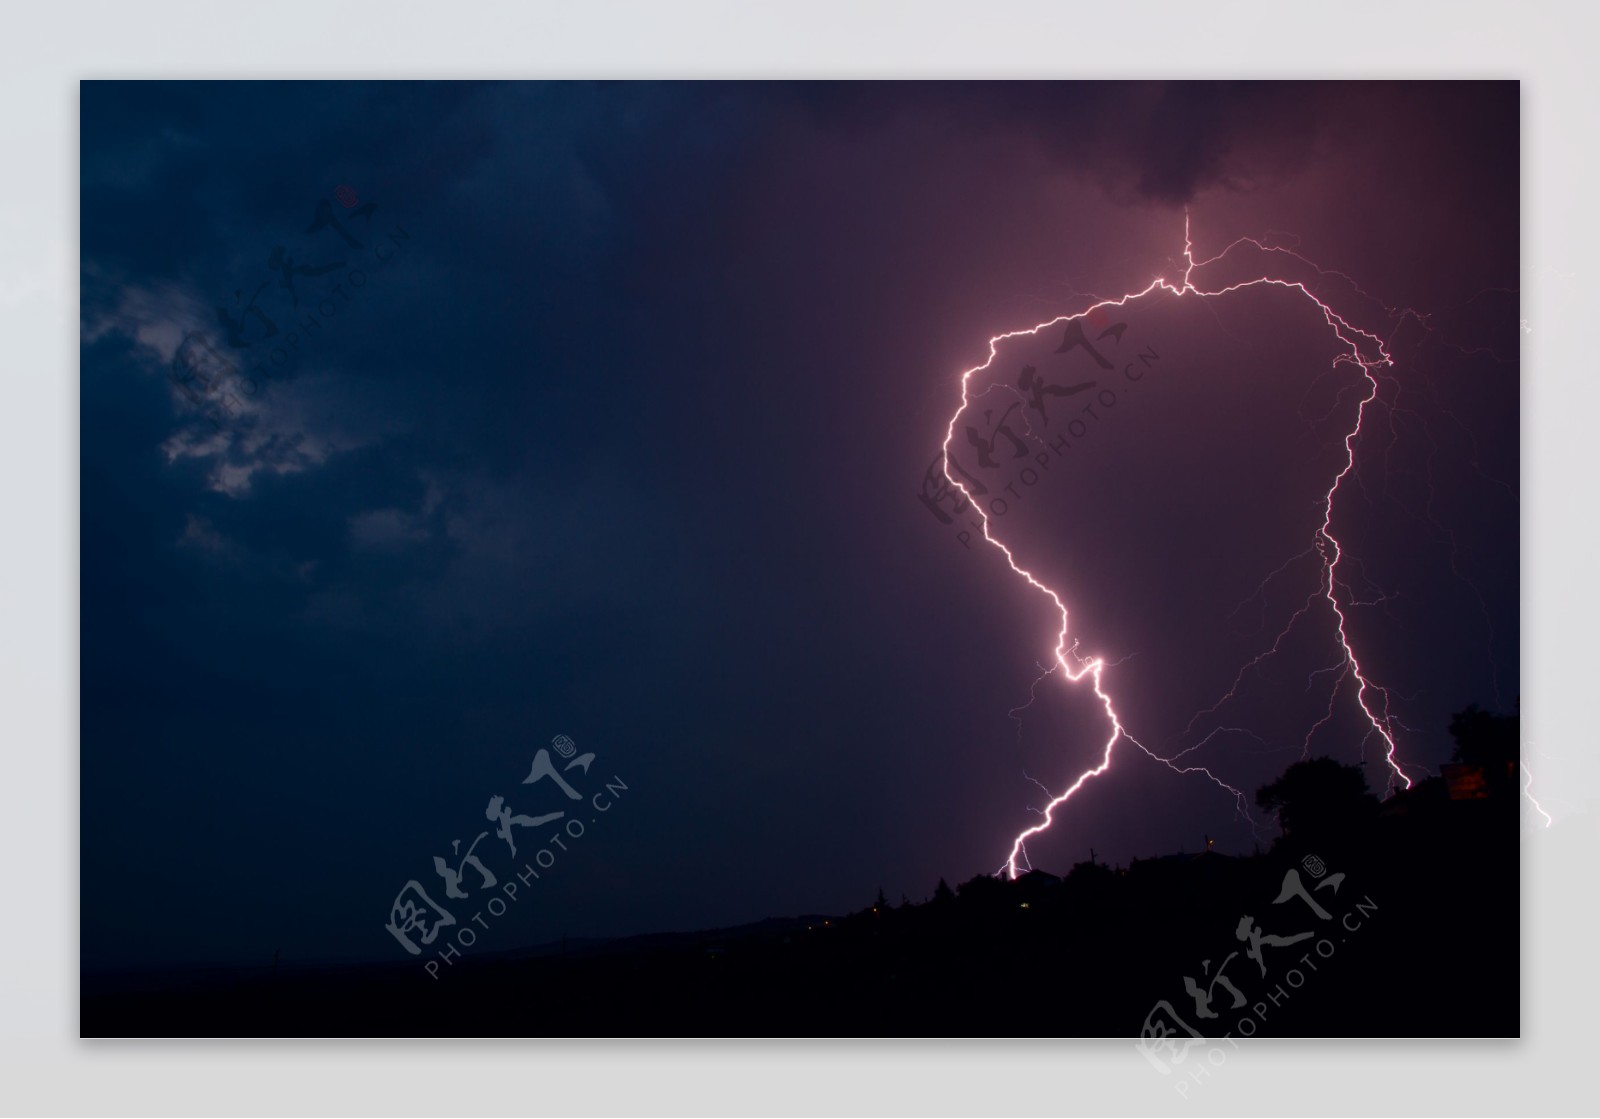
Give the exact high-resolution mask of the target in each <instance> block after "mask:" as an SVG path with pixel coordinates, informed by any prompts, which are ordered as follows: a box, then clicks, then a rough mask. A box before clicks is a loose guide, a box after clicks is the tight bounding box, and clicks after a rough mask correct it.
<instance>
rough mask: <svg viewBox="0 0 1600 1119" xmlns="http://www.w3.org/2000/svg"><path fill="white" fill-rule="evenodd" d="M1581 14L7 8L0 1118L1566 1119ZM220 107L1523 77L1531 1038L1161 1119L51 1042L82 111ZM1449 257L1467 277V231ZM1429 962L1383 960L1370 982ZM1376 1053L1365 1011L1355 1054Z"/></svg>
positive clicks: (66, 1022) (881, 1094) (517, 1060)
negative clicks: (911, 80) (858, 1118)
mask: <svg viewBox="0 0 1600 1119" xmlns="http://www.w3.org/2000/svg"><path fill="white" fill-rule="evenodd" d="M1596 10H1597V8H1596V6H1594V5H1587V4H1583V5H1580V4H1577V3H1572V4H1568V5H1563V6H1560V7H1557V6H1556V5H1553V4H1552V5H1529V4H1520V5H1516V6H1513V5H1511V4H1486V3H1467V2H1463V3H1456V4H1451V5H1436V4H1428V5H1421V4H1415V5H1411V4H1404V3H1397V2H1395V0H1387V2H1384V3H1349V2H1345V3H1335V4H1328V5H1317V6H1312V5H1296V6H1293V7H1291V6H1289V5H1286V4H1282V3H1279V4H1243V3H1217V2H1204V3H1203V2H1199V0H1193V2H1189V3H1182V4H1179V3H1160V4H1155V3H1138V2H1118V3H1105V4H1095V5H1089V4H1067V3H1059V2H1058V3H1044V2H1029V3H1009V4H1007V3H1000V4H995V3H989V4H984V5H979V4H976V3H968V4H963V5H959V6H958V5H955V4H951V3H938V4H934V3H928V2H923V3H909V2H906V3H863V2H861V0H855V2H848V3H847V2H837V0H810V2H808V3H804V4H793V3H789V4H783V5H773V4H764V5H763V4H757V3H754V2H752V0H743V2H736V3H706V2H695V3H685V2H682V0H680V2H677V3H671V4H667V3H653V4H646V3H638V4H627V3H616V2H605V3H594V2H587V3H577V2H569V3H566V4H562V5H559V6H558V5H554V4H550V3H528V2H525V3H520V4H513V3H477V4H470V5H468V4H464V3H460V2H459V0H458V2H456V3H450V4H421V3H394V2H390V3H374V2H364V3H334V2H332V0H321V2H319V3H308V2H304V0H295V2H290V0H272V2H261V0H254V2H248V0H247V2H241V3H235V4H233V5H222V4H215V3H206V4H201V3H178V2H162V3H142V4H130V3H105V2H102V3H77V4H70V3H56V4H52V5H48V6H47V5H28V6H24V5H21V4H8V5H6V6H5V8H4V9H3V13H4V14H3V17H0V89H3V90H4V97H3V98H0V140H3V144H0V161H3V165H4V167H5V172H6V173H5V176H4V179H3V185H0V191H3V192H4V195H5V198H4V205H3V206H0V322H3V325H4V327H5V331H4V335H3V337H4V346H3V348H0V368H3V370H4V388H5V393H4V397H3V400H0V432H3V435H0V462H3V470H0V477H3V485H4V489H5V499H6V500H5V508H6V510H7V512H8V514H9V516H8V518H7V523H8V524H9V526H10V532H9V533H8V534H7V538H6V541H5V545H6V546H5V547H4V549H3V550H0V568H3V571H4V575H5V578H4V581H3V583H0V586H3V587H4V593H3V599H0V601H3V612H0V658H3V660H0V713H3V715H0V718H3V724H0V725H3V730H4V735H5V738H4V742H5V755H4V756H5V763H4V768H3V771H0V840H3V844H0V865H3V866H4V868H5V872H4V874H3V877H0V882H3V886H4V891H5V894H4V898H3V903H0V904H3V910H0V1110H5V1111H7V1112H16V1113H23V1114H85V1113H111V1114H152V1115H190V1114H195V1115H201V1114H204V1115H217V1114H233V1113H245V1114H295V1113H310V1114H321V1115H327V1114H340V1113H344V1114H373V1115H377V1114H381V1115H409V1114H463V1113H464V1114H518V1113H530V1114H561V1113H591V1112H595V1113H605V1112H610V1113H616V1112H643V1113H648V1114H682V1115H724V1114H726V1115H751V1114H763V1113H777V1114H816V1113H844V1114H863V1113H882V1114H916V1115H935V1114H938V1115H943V1114H1056V1113H1064V1114H1074V1113H1081V1114H1169V1113H1175V1114H1196V1115H1295V1114H1373V1113H1377V1114H1386V1115H1387V1114H1421V1115H1490V1114H1495V1115H1518V1114H1594V1113H1595V1111H1596V1105H1595V1104H1594V1103H1593V1102H1592V1101H1591V1099H1590V1098H1589V1094H1588V1092H1587V1091H1586V1088H1587V1076H1586V1073H1588V1072H1589V1071H1590V1070H1591V1069H1592V1068H1593V1065H1594V1056H1593V1054H1594V1052H1595V1039H1596V1030H1595V1028H1594V1020H1595V1017H1596V1005H1595V1001H1594V1000H1595V996H1596V994H1597V991H1596V984H1595V982H1594V980H1595V965H1594V962H1593V961H1594V955H1595V954H1594V952H1593V951H1592V950H1591V949H1590V947H1589V943H1590V941H1591V938H1592V936H1593V933H1594V926H1593V925H1592V924H1591V919H1592V917H1593V915H1594V914H1595V910H1596V906H1595V903H1594V889H1595V882H1596V875H1595V872H1594V867H1593V862H1592V858H1591V855H1592V853H1593V852H1594V851H1595V850H1596V844H1595V839H1596V826H1595V815H1594V813H1593V812H1592V811H1590V807H1589V806H1590V803H1591V802H1592V800H1593V799H1594V797H1593V792H1592V788H1593V775H1594V772H1595V767H1594V765H1593V763H1592V762H1591V761H1590V760H1589V757H1590V754H1591V753H1592V751H1593V749H1594V744H1595V742H1596V737H1597V736H1596V733H1595V730H1596V728H1595V716H1594V712H1595V706H1594V703H1595V700H1594V696H1595V687H1594V683H1593V681H1594V680H1595V677H1596V667H1597V665H1596V660H1597V657H1596V653H1595V646H1594V642H1593V640H1592V637H1591V635H1592V632H1593V628H1594V623H1595V611H1594V609H1593V607H1594V604H1595V598H1596V592H1595V590H1594V582H1595V580H1596V578H1597V577H1600V574H1597V564H1596V562H1595V549H1594V531H1593V517H1594V514H1595V511H1596V508H1597V504H1600V503H1597V502H1596V500H1595V497H1594V495H1593V491H1592V488H1591V487H1592V483H1593V481H1594V475H1593V465H1594V463H1595V457H1596V456H1595V448H1596V445H1597V443H1600V408H1597V407H1596V405H1597V404H1600V389H1597V387H1596V381H1595V377H1594V373H1595V365H1596V362H1595V359H1594V357H1593V356H1592V355H1593V354H1594V347H1593V344H1592V342H1591V339H1590V331H1591V329H1592V328H1593V324H1594V316H1593V313H1592V310H1593V308H1594V306H1595V300H1596V296H1597V294H1600V292H1597V290H1596V288H1597V285H1596V281H1595V270H1596V267H1597V266H1600V243H1597V239H1596V216H1595V215H1596V213H1597V212H1600V199H1597V198H1596V196H1595V188H1596V186H1597V185H1600V183H1597V181H1596V179H1595V175H1594V172H1595V161H1594V157H1593V150H1592V149H1593V144H1594V142H1595V139H1596V135H1597V128H1596V123H1597V121H1600V116H1597V112H1596V109H1597V107H1600V106H1597V98H1596V78H1595V64H1594V60H1593V51H1594V49H1595V47H1596V44H1597V39H1596V35H1595V32H1596V24H1597V22H1600V20H1597V17H1596V16H1595V14H1594V13H1595V11H1596ZM242 76H249V77H263V78H266V77H274V78H275V77H374V78H398V77H437V78H461V77H505V78H556V77H583V78H589V77H618V78H622V77H725V78H755V77H863V78H872V77H972V78H1005V77H1028V78H1085V77H1107V78H1113V77H1153V78H1181V77H1196V78H1199V77H1260V78H1300V77H1386V78H1421V77H1437V78H1444V77H1453V78H1520V79H1522V81H1523V106H1524V114H1523V121H1524V134H1523V152H1524V184H1525V185H1524V193H1523V234H1524V239H1525V240H1524V256H1523V285H1522V293H1523V315H1524V316H1525V318H1526V320H1527V324H1528V333H1526V334H1525V335H1524V347H1525V348H1524V366H1523V401H1524V408H1525V411H1524V415H1523V450H1522V455H1523V471H1524V473H1523V482H1524V499H1523V500H1524V505H1523V509H1524V523H1523V553H1522V554H1523V603H1524V623H1523V673H1524V675H1523V680H1522V687H1521V695H1522V700H1523V703H1522V710H1523V718H1524V731H1525V734H1526V737H1527V741H1528V743H1529V754H1528V757H1529V758H1530V760H1531V759H1537V762H1536V766H1535V772H1536V774H1537V787H1536V788H1535V789H1534V790H1533V791H1534V793H1535V795H1538V796H1539V797H1540V800H1541V802H1542V803H1543V804H1544V807H1545V808H1546V809H1548V810H1549V811H1550V812H1551V814H1552V815H1553V817H1554V823H1553V825H1552V826H1550V827H1548V828H1544V827H1542V826H1540V827H1538V828H1537V829H1531V830H1528V831H1526V832H1525V836H1524V858H1523V865H1524V880H1523V925H1522V927H1523V944H1522V959H1521V961H1520V964H1519V961H1518V960H1517V959H1516V958H1515V957H1513V956H1512V955H1510V954H1509V953H1506V954H1504V955H1501V956H1498V957H1496V956H1487V955H1486V957H1485V958H1484V961H1483V966H1484V967H1486V968H1509V967H1518V966H1520V967H1521V970H1522V976H1523V990H1524V995H1523V1035H1524V1038H1525V1040H1520V1041H1518V1040H1507V1041H1493V1042H1489V1041H1470V1042H1461V1041H1436V1042H1426V1043H1424V1042H1389V1043H1384V1042H1381V1041H1360V1042H1357V1041H1350V1042H1327V1041H1318V1042H1299V1043H1293V1042H1283V1041H1278V1042H1258V1043H1252V1044H1247V1046H1246V1047H1244V1048H1241V1049H1239V1050H1237V1051H1235V1050H1232V1049H1228V1050H1226V1052H1227V1060H1226V1063H1225V1064H1224V1065H1223V1066H1222V1067H1220V1068H1217V1069H1215V1070H1214V1071H1213V1075H1212V1077H1211V1078H1210V1079H1209V1080H1208V1081H1206V1082H1204V1083H1202V1084H1199V1085H1196V1086H1195V1087H1193V1088H1192V1089H1191V1090H1190V1091H1189V1093H1188V1098H1187V1099H1185V1098H1183V1097H1181V1096H1179V1095H1178V1094H1177V1093H1176V1092H1175V1091H1174V1088H1173V1083H1172V1081H1171V1079H1164V1078H1162V1077H1160V1076H1159V1075H1157V1074H1155V1073H1154V1072H1153V1070H1151V1069H1150V1068H1149V1067H1148V1066H1147V1065H1146V1064H1145V1063H1144V1061H1142V1060H1141V1059H1140V1058H1139V1057H1138V1056H1137V1055H1136V1054H1135V1052H1134V1049H1133V1047H1132V1045H1131V1044H1130V1043H1129V1042H1127V1041H1118V1042H1072V1041H1060V1040H1051V1041H1039V1040H1021V1041H1015V1042H999V1041H975V1042H938V1043H927V1042H916V1043H911V1042H902V1043H890V1042H855V1043H848V1044H847V1043H832V1044H820V1043H816V1044H801V1043H794V1042H755V1041H737V1042H724V1043H711V1042H631V1043H624V1042H605V1043H599V1042H596V1043H580V1042H573V1041H560V1042H544V1041H534V1042H516V1041H491V1042H420V1041H404V1042H364V1043H350V1042H292V1043H291V1042H278V1043H265V1042H219V1041H213V1042H203V1043H202V1042H187V1043H181V1042H106V1041H94V1042H90V1041H80V1040H78V1039H77V1029H78V1027H77V942H78V905H77V888H78V857H77V856H78V818H77V810H78V726H79V723H78V544H79V533H78V376H77V368H78V363H77V348H78V320H77V244H78V241H77V227H78V207H77V197H78V191H77V180H78V176H77V168H78V92H77V82H78V80H79V79H81V78H119V77H151V78H178V77H186V78H223V77H242ZM1405 158H1406V153H1405V152H1396V153H1395V159H1396V160H1404V159H1405ZM1461 235H1462V239H1463V244H1464V246H1470V242H1471V240H1472V236H1473V231H1472V230H1471V229H1464V230H1462V231H1461ZM1464 251H1470V248H1465V249H1464ZM1537 822H1538V824H1539V825H1542V824H1543V819H1542V818H1539V819H1538V821H1537ZM1453 933H1455V934H1465V935H1470V930H1453ZM1428 966H1429V961H1428V960H1427V959H1426V958H1412V959H1404V960H1397V961H1396V980H1395V981H1396V983H1397V984H1400V983H1403V973H1404V972H1405V971H1406V970H1408V969H1412V968H1426V967H1428ZM397 1028H400V1029H406V1028H417V1029H425V1028H426V1024H425V1023H421V1022H419V1023H410V1024H402V1023H397ZM618 1028H619V1030H626V1028H627V1025H626V1023H625V1022H622V1021H619V1022H618ZM1383 1031H1384V1021H1383V1018H1382V1016H1381V1012H1375V1014H1374V1017H1373V1019H1372V1021H1371V1023H1370V1032H1371V1033H1372V1034H1373V1035H1374V1036H1376V1037H1381V1036H1382V1034H1383Z"/></svg>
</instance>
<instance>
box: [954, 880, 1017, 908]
mask: <svg viewBox="0 0 1600 1119" xmlns="http://www.w3.org/2000/svg"><path fill="white" fill-rule="evenodd" d="M956 894H957V896H959V897H960V898H961V900H962V901H964V902H967V903H969V904H977V905H985V904H993V903H996V902H1002V901H1004V900H1005V897H1006V884H1005V883H1004V882H1002V881H1001V880H1000V879H998V878H996V877H995V876H994V875H992V874H980V875H978V876H977V877H976V878H972V879H969V880H968V881H966V882H963V883H961V885H960V886H958V887H956Z"/></svg>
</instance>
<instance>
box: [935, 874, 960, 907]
mask: <svg viewBox="0 0 1600 1119" xmlns="http://www.w3.org/2000/svg"><path fill="white" fill-rule="evenodd" d="M933 900H934V901H937V902H946V901H955V900H956V895H955V893H954V891H952V890H951V889H950V884H949V883H948V882H946V881H945V880H944V879H943V878H941V879H939V884H938V885H937V886H935V887H934V888H933Z"/></svg>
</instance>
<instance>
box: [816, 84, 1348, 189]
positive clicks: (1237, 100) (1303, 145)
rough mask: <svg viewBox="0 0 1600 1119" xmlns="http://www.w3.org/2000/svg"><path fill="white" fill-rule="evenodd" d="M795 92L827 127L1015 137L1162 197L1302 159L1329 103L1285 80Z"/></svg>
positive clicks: (1256, 177)
mask: <svg viewBox="0 0 1600 1119" xmlns="http://www.w3.org/2000/svg"><path fill="white" fill-rule="evenodd" d="M800 96H801V97H802V99H803V100H804V101H805V103H806V104H807V105H808V106H809V107H810V109H811V110H812V112H813V113H815V115H816V117H817V118H818V119H819V120H822V121H825V122H828V123H829V124H831V125H833V126H835V127H841V128H847V129H854V130H866V129H874V128H882V127H885V126H886V124H887V123H888V122H889V121H890V120H891V119H892V118H894V117H895V116H896V115H906V116H915V117H920V118H922V119H924V120H930V121H937V122H939V123H938V126H939V127H940V128H959V129H963V130H967V131H969V132H971V133H983V132H991V131H1001V132H1005V133H1012V134H1017V135H1022V136H1026V137H1028V138H1029V139H1030V140H1032V141H1033V142H1034V143H1036V144H1038V145H1039V146H1040V147H1041V148H1042V149H1043V150H1044V151H1046V152H1048V153H1049V155H1050V157H1051V158H1052V159H1054V160H1056V161H1057V162H1058V163H1059V164H1060V166H1062V167H1063V168H1065V169H1067V170H1070V171H1072V172H1074V173H1076V174H1081V175H1085V176H1088V177H1090V178H1093V179H1094V180H1096V181H1097V182H1098V183H1100V184H1101V185H1102V186H1103V187H1105V189H1106V190H1107V191H1108V192H1109V193H1111V194H1112V195H1113V196H1114V197H1117V198H1120V199H1122V200H1123V201H1125V202H1129V203H1133V202H1155V203H1161V204H1165V205H1181V204H1183V203H1185V202H1188V201H1190V200H1191V199H1193V198H1194V197H1195V196H1196V195H1197V194H1198V193H1200V192H1201V191H1204V190H1207V189H1209V188H1212V187H1222V188H1225V189H1228V190H1236V191H1249V190H1252V189H1255V188H1256V186H1257V185H1259V184H1260V183H1261V182H1262V181H1263V180H1267V179H1272V178H1275V177H1278V176H1282V175H1284V174H1287V173H1290V172H1292V171H1294V170H1297V169H1299V168H1300V167H1303V166H1304V165H1305V163H1306V161H1307V160H1308V159H1309V158H1310V156H1311V154H1312V152H1313V150H1314V146H1315V143H1316V140H1317V138H1318V135H1319V133H1320V132H1321V131H1322V129H1323V127H1324V124H1325V120H1326V115H1327V114H1328V113H1329V112H1331V111H1333V110H1332V109H1331V108H1330V106H1329V105H1328V104H1327V101H1328V99H1327V97H1326V95H1325V94H1324V92H1323V91H1322V90H1321V89H1320V88H1319V87H1317V86H1315V85H1310V84H1302V83H1293V82H1160V83H1127V82H1102V83H1095V82H1088V83H1062V82H1000V83H974V84H972V85H961V84H954V85H952V84H947V83H892V84H885V85H870V86H858V85H849V86H832V85H819V86H810V87H806V88H805V90H804V91H803V92H802V93H801V94H800Z"/></svg>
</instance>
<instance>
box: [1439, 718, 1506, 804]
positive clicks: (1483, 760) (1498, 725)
mask: <svg viewBox="0 0 1600 1119" xmlns="http://www.w3.org/2000/svg"><path fill="white" fill-rule="evenodd" d="M1450 737H1451V738H1454V739H1455V740H1456V752H1455V760H1456V761H1458V762H1461V763H1462V764H1464V765H1476V766H1482V767H1483V779H1484V782H1485V783H1486V784H1487V785H1488V786H1489V790H1490V793H1491V795H1494V796H1496V797H1501V796H1504V795H1505V791H1506V790H1508V789H1511V788H1512V787H1513V786H1515V784H1516V781H1515V777H1516V766H1517V759H1518V758H1519V757H1520V756H1521V753H1522V747H1521V737H1522V720H1521V719H1520V718H1519V717H1518V716H1516V715H1496V714H1494V713H1493V712H1491V711H1485V710H1483V708H1481V707H1479V706H1478V705H1477V704H1476V703H1474V704H1473V705H1472V706H1470V707H1468V708H1467V709H1466V710H1465V711H1458V712H1456V714H1455V715H1454V716H1452V717H1451V719H1450Z"/></svg>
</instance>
